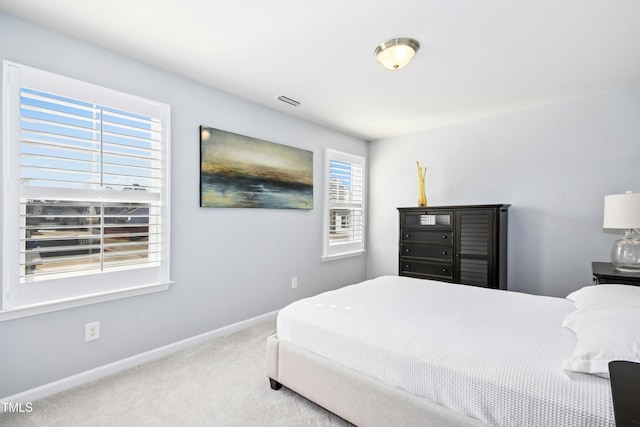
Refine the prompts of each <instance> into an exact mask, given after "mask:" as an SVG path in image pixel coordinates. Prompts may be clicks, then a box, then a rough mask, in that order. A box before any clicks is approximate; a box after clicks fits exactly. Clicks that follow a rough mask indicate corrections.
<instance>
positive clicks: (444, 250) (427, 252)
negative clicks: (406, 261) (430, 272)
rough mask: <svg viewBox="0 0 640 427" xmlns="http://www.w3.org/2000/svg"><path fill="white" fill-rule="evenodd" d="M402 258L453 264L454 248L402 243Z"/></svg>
mask: <svg viewBox="0 0 640 427" xmlns="http://www.w3.org/2000/svg"><path fill="white" fill-rule="evenodd" d="M400 256H402V257H415V258H428V259H433V260H437V261H445V262H453V247H452V246H443V245H419V244H411V243H402V244H401V245H400Z"/></svg>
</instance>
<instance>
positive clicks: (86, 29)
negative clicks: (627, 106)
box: [0, 0, 640, 140]
mask: <svg viewBox="0 0 640 427" xmlns="http://www.w3.org/2000/svg"><path fill="white" fill-rule="evenodd" d="M0 10H2V11H4V12H7V13H9V14H12V15H16V16H18V17H21V18H24V19H26V20H29V21H33V22H36V23H38V24H41V25H43V26H45V27H49V28H52V29H55V30H58V31H60V32H62V33H66V34H69V35H72V36H75V37H78V38H80V39H83V40H86V41H89V42H91V43H93V44H96V45H99V46H103V47H106V48H108V49H111V50H113V51H116V52H120V53H122V54H124V55H127V56H129V57H132V58H136V59H138V60H140V61H143V62H146V63H149V64H152V65H155V66H157V67H160V68H163V69H166V70H170V71H172V72H175V73H178V74H181V75H183V76H186V77H189V78H192V79H194V80H197V81H199V82H202V83H205V84H207V85H209V86H212V87H214V88H217V89H220V90H222V91H225V92H228V93H232V94H235V95H237V96H240V97H242V98H246V99H249V100H251V101H254V102H256V103H259V104H263V105H266V106H268V107H270V108H274V109H277V110H280V111H283V112H285V113H288V114H291V115H294V116H297V117H300V118H303V119H306V120H309V121H312V122H315V123H319V124H321V125H324V126H326V127H330V128H333V129H337V130H339V131H342V132H345V133H348V134H351V135H354V136H357V137H360V138H364V139H366V140H375V139H381V138H385V137H390V136H396V135H401V134H406V133H411V132H416V131H419V130H422V129H427V128H432V127H438V126H443V125H447V124H452V123H456V122H460V121H465V120H471V119H475V118H479V117H485V116H489V115H494V114H500V113H504V112H507V111H512V110H516V109H521V108H526V107H531V106H535V105H540V104H544V103H549V102H556V101H560V100H562V99H566V98H571V97H576V96H582V95H587V94H591V93H596V92H602V91H609V90H616V89H620V88H626V87H633V86H640V23H639V21H638V19H639V17H640V1H638V0H387V1H382V0H366V1H365V0H361V1H355V0H322V1H314V2H311V1H309V0H307V1H303V0H270V1H265V0H135V1H133V0H108V1H95V0H55V1H45V0H0ZM394 37H411V38H414V39H417V40H418V41H419V42H420V43H421V49H420V51H419V52H418V55H417V56H416V57H415V59H414V60H413V62H412V63H411V64H409V66H407V67H406V68H405V69H403V70H400V71H397V72H392V71H386V70H384V69H383V68H382V67H381V66H380V65H379V64H378V63H377V62H376V60H375V58H374V57H373V51H374V49H375V47H376V46H377V45H378V44H380V43H382V42H384V41H386V40H388V39H391V38H394ZM280 94H285V95H287V96H289V97H292V98H295V99H297V100H299V101H301V102H302V103H303V104H302V105H301V106H299V107H291V106H289V105H287V104H284V103H282V102H280V101H277V100H276V99H275V97H276V96H278V95H280Z"/></svg>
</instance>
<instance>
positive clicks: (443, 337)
mask: <svg viewBox="0 0 640 427" xmlns="http://www.w3.org/2000/svg"><path fill="white" fill-rule="evenodd" d="M572 310H573V305H572V302H571V301H569V300H566V299H563V298H552V297H542V296H534V295H527V294H522V293H516V292H507V291H500V290H492V289H485V288H476V287H471V286H464V285H452V284H447V283H441V282H434V281H428V280H421V279H413V278H408V277H399V276H384V277H380V278H377V279H373V280H369V281H365V282H363V283H360V284H357V285H352V286H346V287H344V288H341V289H338V290H335V291H331V292H326V293H323V294H320V295H317V296H315V297H311V298H306V299H303V300H300V301H297V302H295V303H293V304H291V305H289V306H288V307H286V308H284V309H283V310H281V311H280V313H279V315H278V324H277V328H278V331H277V333H278V338H279V339H280V340H283V341H289V342H291V343H292V344H294V345H295V346H297V347H299V348H302V349H305V350H309V351H311V352H313V353H316V354H319V355H321V356H324V357H326V358H328V359H330V360H333V361H336V362H338V363H340V364H343V365H345V366H347V367H350V368H353V369H356V370H358V371H360V372H363V373H365V374H368V375H371V376H373V377H375V378H378V379H380V380H382V381H385V382H387V383H389V384H391V385H394V386H397V387H400V388H402V389H404V390H407V391H409V392H411V393H413V394H415V395H418V396H421V397H425V398H427V399H429V400H431V401H433V402H436V403H438V404H441V405H443V406H446V407H448V408H450V409H452V410H454V411H456V412H459V413H462V414H465V415H468V416H471V417H473V418H476V419H479V420H481V421H483V422H485V423H488V424H491V425H499V426H540V427H548V426H581V427H582V426H613V425H614V417H613V409H612V405H611V398H610V390H609V381H608V380H606V379H603V378H599V377H596V376H593V375H587V374H579V373H568V372H565V371H563V370H562V362H563V360H564V359H566V358H567V357H568V356H569V355H571V353H572V351H573V349H574V348H575V345H576V338H575V335H574V334H573V333H572V332H571V331H569V330H568V329H566V328H563V327H562V321H563V319H564V318H565V317H566V316H567V314H569V313H570V312H571V311H572Z"/></svg>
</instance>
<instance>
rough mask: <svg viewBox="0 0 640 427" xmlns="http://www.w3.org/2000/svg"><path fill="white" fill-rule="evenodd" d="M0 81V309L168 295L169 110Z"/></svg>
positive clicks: (63, 86)
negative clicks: (0, 210) (0, 203)
mask: <svg viewBox="0 0 640 427" xmlns="http://www.w3.org/2000/svg"><path fill="white" fill-rule="evenodd" d="M3 71H4V80H3V81H4V83H3V85H4V86H3V90H4V92H3V94H4V95H3V96H4V99H3V101H4V104H3V105H4V108H3V129H4V133H3V160H4V165H3V169H4V175H3V185H4V222H3V244H4V246H3V259H2V262H3V272H4V273H3V278H2V289H3V294H2V309H3V310H11V309H15V308H24V307H29V306H34V305H42V304H51V303H56V302H60V301H69V300H75V299H83V298H91V297H94V298H95V297H96V296H104V295H116V294H117V295H120V296H123V295H124V294H126V293H127V292H129V293H132V292H133V294H137V293H140V291H141V290H146V291H152V290H161V289H160V288H163V289H166V288H167V286H168V283H169V267H168V266H169V213H170V206H169V153H170V151H169V106H168V105H165V104H161V103H157V102H154V101H149V100H145V99H141V98H138V97H134V96H132V95H127V94H124V93H120V92H116V91H113V90H110V89H106V88H102V87H98V86H94V85H92V84H89V83H84V82H80V81H77V80H73V79H69V78H66V77H62V76H58V75H55V74H51V73H47V72H44V71H41V70H36V69H33V68H29V67H25V66H22V65H19V64H14V63H10V62H7V61H5V62H4V69H3ZM123 293H124V294H123Z"/></svg>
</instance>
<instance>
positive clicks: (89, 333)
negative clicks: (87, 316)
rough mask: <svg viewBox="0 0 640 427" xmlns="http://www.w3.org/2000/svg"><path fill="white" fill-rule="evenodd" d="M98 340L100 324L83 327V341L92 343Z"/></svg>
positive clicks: (88, 324) (89, 324)
mask: <svg viewBox="0 0 640 427" xmlns="http://www.w3.org/2000/svg"><path fill="white" fill-rule="evenodd" d="M98 338H100V322H91V323H87V324H86V325H84V340H85V342H87V341H93V340H97V339H98Z"/></svg>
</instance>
